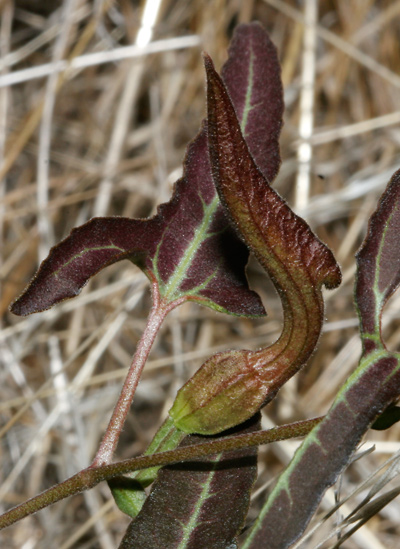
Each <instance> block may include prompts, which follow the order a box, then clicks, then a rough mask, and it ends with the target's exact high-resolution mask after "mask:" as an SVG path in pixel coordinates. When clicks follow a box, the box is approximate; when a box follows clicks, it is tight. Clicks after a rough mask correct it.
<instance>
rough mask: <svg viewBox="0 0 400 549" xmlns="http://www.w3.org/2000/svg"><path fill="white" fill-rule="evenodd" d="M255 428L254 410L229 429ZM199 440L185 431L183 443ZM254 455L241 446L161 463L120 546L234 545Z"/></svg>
mask: <svg viewBox="0 0 400 549" xmlns="http://www.w3.org/2000/svg"><path fill="white" fill-rule="evenodd" d="M259 428H260V416H259V414H257V416H256V417H255V418H252V419H251V420H250V421H248V422H247V423H246V424H245V425H242V426H240V427H239V428H236V429H235V430H232V431H231V432H230V433H229V434H233V433H235V434H240V433H250V432H254V431H257V430H259ZM227 434H228V433H227ZM200 441H204V438H202V437H198V436H189V437H186V438H185V439H184V441H183V443H182V444H181V446H182V445H183V446H185V445H190V444H195V443H197V442H200ZM256 455H257V451H256V450H255V449H245V450H241V451H239V452H224V453H223V454H219V455H218V456H214V457H212V458H207V459H205V458H202V459H201V460H196V461H192V462H187V463H182V464H179V465H173V466H168V467H164V468H163V469H162V470H161V471H160V472H159V474H158V478H157V480H156V482H155V484H154V487H153V489H152V491H151V494H150V496H149V497H148V498H147V500H146V502H145V504H144V506H143V508H142V510H141V512H140V513H139V515H138V516H137V517H136V519H135V520H133V521H132V522H131V524H130V526H129V528H128V530H127V532H126V535H125V537H124V539H123V541H122V543H121V545H120V549H133V548H135V549H136V548H139V547H140V548H141V549H160V548H161V547H163V548H164V547H165V548H168V549H173V548H178V547H179V548H180V549H183V548H185V549H199V548H200V547H204V548H207V549H227V548H228V547H232V542H233V541H234V539H235V537H236V535H237V534H238V532H239V531H240V529H241V527H242V526H243V523H244V520H245V516H246V513H247V510H248V506H249V499H250V490H251V488H252V486H253V483H254V481H255V478H256V474H257V457H256Z"/></svg>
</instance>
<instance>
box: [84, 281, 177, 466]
mask: <svg viewBox="0 0 400 549" xmlns="http://www.w3.org/2000/svg"><path fill="white" fill-rule="evenodd" d="M152 295H153V307H152V309H151V311H150V315H149V318H148V320H147V324H146V327H145V329H144V332H143V334H142V336H141V338H140V341H139V343H138V346H137V349H136V352H135V355H134V357H133V359H132V363H131V366H130V368H129V371H128V374H127V376H126V378H125V381H124V385H123V387H122V390H121V394H120V396H119V398H118V401H117V403H116V405H115V408H114V411H113V413H112V416H111V419H110V421H109V424H108V427H107V430H106V432H105V434H104V436H103V439H102V441H101V444H100V446H99V449H98V451H97V453H96V456H95V458H94V460H93V462H92V467H99V466H100V465H106V464H108V463H110V462H111V460H112V457H113V455H114V451H115V449H116V447H117V444H118V440H119V437H120V434H121V431H122V428H123V426H124V423H125V420H126V417H127V415H128V413H129V410H130V407H131V405H132V402H133V398H134V395H135V391H136V388H137V386H138V383H139V379H140V376H141V373H142V371H143V368H144V365H145V364H146V361H147V358H148V356H149V353H150V350H151V347H152V345H153V343H154V340H155V338H156V336H157V333H158V331H159V329H160V327H161V324H162V322H163V320H164V318H165V317H166V315H167V314H168V313H169V312H170V311H171V310H172V309H173V308H175V307H176V306H177V305H179V304H180V303H181V301H180V300H179V301H178V300H177V301H175V302H172V303H166V302H163V301H162V300H160V296H159V292H158V287H157V284H156V283H155V282H154V283H153V287H152Z"/></svg>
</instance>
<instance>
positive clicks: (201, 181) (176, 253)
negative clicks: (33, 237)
mask: <svg viewBox="0 0 400 549" xmlns="http://www.w3.org/2000/svg"><path fill="white" fill-rule="evenodd" d="M223 73H224V79H225V82H226V84H227V86H228V88H229V90H230V93H231V94H232V97H233V98H234V102H235V106H236V108H237V110H238V112H240V113H241V120H242V126H243V128H244V131H245V133H246V135H247V138H248V140H249V147H250V149H251V151H252V153H253V155H254V157H255V158H256V159H257V162H258V163H259V165H260V166H261V167H262V169H265V170H266V173H267V176H268V177H269V178H271V179H272V178H273V177H274V176H275V175H276V172H277V170H278V167H279V164H280V157H279V145H278V136H279V131H280V128H281V125H282V111H283V99H282V86H281V83H280V67H279V61H278V58H277V55H276V51H275V48H274V46H273V45H272V43H271V41H270V39H269V37H268V35H267V33H266V32H265V31H264V30H263V29H262V27H261V26H260V25H258V24H254V23H253V24H250V25H241V26H240V27H239V28H238V29H237V31H236V33H235V36H234V39H233V41H232V45H231V48H230V50H229V59H228V62H227V63H226V65H225V67H224V69H223ZM271 105H272V109H271ZM247 258H248V252H247V250H246V247H245V246H244V245H243V244H242V243H241V242H240V241H239V240H238V238H237V237H236V235H235V233H234V231H233V230H232V229H231V227H230V224H229V221H228V219H227V217H226V214H225V212H224V210H223V208H222V207H221V205H220V203H219V199H218V196H217V194H216V191H215V187H214V183H213V180H212V176H211V167H210V162H209V154H208V145H207V135H206V129H203V130H202V131H201V132H200V134H199V135H198V136H197V138H196V139H195V140H194V141H193V142H192V143H191V144H190V145H189V148H188V151H187V155H186V159H185V163H184V176H183V178H182V179H180V180H179V181H178V182H177V184H176V188H175V191H174V195H173V197H172V199H171V200H170V202H168V203H166V204H163V205H161V206H160V207H159V209H158V213H157V215H156V216H155V217H153V218H152V219H146V220H142V219H127V218H117V217H114V218H96V219H92V220H91V221H89V222H88V223H86V224H85V225H82V226H81V227H79V228H77V229H74V230H73V231H72V233H71V235H70V236H69V237H67V238H66V239H65V240H64V241H63V242H61V243H60V244H59V245H58V246H56V247H54V248H52V250H51V251H50V254H49V256H48V258H47V259H46V260H45V261H44V262H43V263H42V265H41V267H40V269H39V271H38V273H37V275H36V276H35V278H34V279H33V280H32V282H31V283H30V285H29V286H28V288H27V289H26V291H25V292H24V293H23V294H22V296H21V297H20V298H19V299H17V300H16V301H15V302H14V304H13V305H12V307H11V310H12V312H14V313H15V314H19V315H27V314H30V313H32V312H38V311H43V310H44V309H48V308H49V307H51V306H52V305H54V304H55V303H58V302H59V301H61V300H63V299H67V298H71V297H74V296H76V295H77V294H78V293H79V292H80V290H81V288H82V287H83V286H84V285H85V284H86V283H87V281H88V280H89V278H90V277H92V276H93V275H95V274H96V273H97V272H99V271H100V270H101V269H103V268H105V267H107V266H108V265H110V264H112V263H115V262H117V261H120V260H122V259H129V260H130V261H132V262H133V263H135V264H136V265H138V266H140V267H141V268H142V269H143V270H144V272H145V273H146V274H147V276H148V277H149V278H150V279H151V281H152V282H153V284H155V285H156V287H157V291H158V292H159V294H160V296H161V298H163V299H164V300H165V301H166V302H169V303H171V302H176V301H177V300H181V299H190V300H194V301H196V302H198V303H201V304H203V305H207V306H209V307H212V308H214V309H217V310H220V311H224V312H229V313H233V314H242V315H247V316H260V315H263V314H264V313H265V311H264V308H263V306H262V304H261V302H260V299H259V297H258V296H257V295H256V294H255V293H254V292H252V291H250V290H249V288H248V286H247V282H246V278H245V273H244V268H245V265H246V262H247ZM153 287H154V286H153Z"/></svg>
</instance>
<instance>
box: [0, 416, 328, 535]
mask: <svg viewBox="0 0 400 549" xmlns="http://www.w3.org/2000/svg"><path fill="white" fill-rule="evenodd" d="M322 419H323V418H322V417H317V418H314V419H308V420H305V421H299V422H296V423H291V424H289V425H282V426H281V427H275V428H273V429H269V430H267V431H259V432H257V433H250V434H245V435H236V436H231V437H224V438H220V439H215V440H208V441H207V442H204V443H202V444H193V445H192V446H185V447H183V448H177V449H176V450H170V451H168V452H161V453H159V454H153V455H150V456H140V457H136V458H132V459H127V460H125V461H121V462H119V463H115V464H114V463H113V464H109V465H101V466H97V467H95V466H93V465H91V466H90V467H88V468H87V469H84V470H83V471H80V472H79V473H77V474H76V475H74V476H72V477H70V478H69V479H67V480H65V481H64V482H62V483H60V484H57V485H56V486H53V487H52V488H49V489H48V490H46V491H45V492H42V493H41V494H39V495H38V496H35V497H34V498H32V499H30V500H28V501H26V502H25V503H22V504H21V505H18V506H17V507H14V508H13V509H10V511H7V513H4V514H3V515H2V516H1V517H0V529H2V528H6V527H7V526H10V525H11V524H14V523H15V522H17V521H19V520H21V519H23V518H25V517H27V516H29V515H32V514H33V513H36V512H37V511H40V510H41V509H44V508H45V507H48V506H49V505H52V504H53V503H56V502H57V501H61V500H62V499H65V498H67V497H68V496H73V495H75V494H79V493H80V492H83V491H85V490H89V489H91V488H93V487H94V486H96V485H97V484H99V483H100V482H102V481H104V480H110V479H112V478H114V477H117V476H120V475H123V474H127V473H131V472H132V471H138V470H140V469H147V468H149V467H156V466H161V465H168V464H172V463H177V462H180V461H188V460H192V459H196V458H199V457H204V456H209V455H213V454H219V453H221V452H224V451H227V450H240V449H242V448H247V447H251V446H259V445H260V444H268V443H270V442H276V441H278V440H286V439H289V438H295V437H301V436H304V435H306V434H307V433H309V432H310V431H311V429H313V428H314V427H315V426H316V425H318V423H320V421H321V420H322Z"/></svg>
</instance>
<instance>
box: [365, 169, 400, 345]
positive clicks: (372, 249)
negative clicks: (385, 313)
mask: <svg viewBox="0 0 400 549" xmlns="http://www.w3.org/2000/svg"><path fill="white" fill-rule="evenodd" d="M399 234H400V170H398V171H397V172H396V173H395V174H394V175H393V177H392V179H391V180H390V182H389V184H388V186H387V188H386V190H385V192H384V194H383V195H382V197H381V199H380V201H379V205H378V208H377V209H376V211H375V213H374V214H373V215H372V217H371V219H370V222H369V226H368V234H367V236H366V238H365V240H364V242H363V244H362V246H361V248H360V250H359V251H358V253H357V256H356V258H357V265H358V270H357V279H356V287H355V299H356V304H357V307H358V313H359V316H360V330H361V333H362V338H363V344H364V347H365V350H373V349H375V348H376V347H378V346H382V345H384V343H383V341H382V336H381V316H382V310H383V307H384V306H385V303H386V302H387V300H388V299H389V297H390V296H391V295H392V294H393V292H394V291H395V290H396V288H397V287H398V285H399V284H400V240H399Z"/></svg>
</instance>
